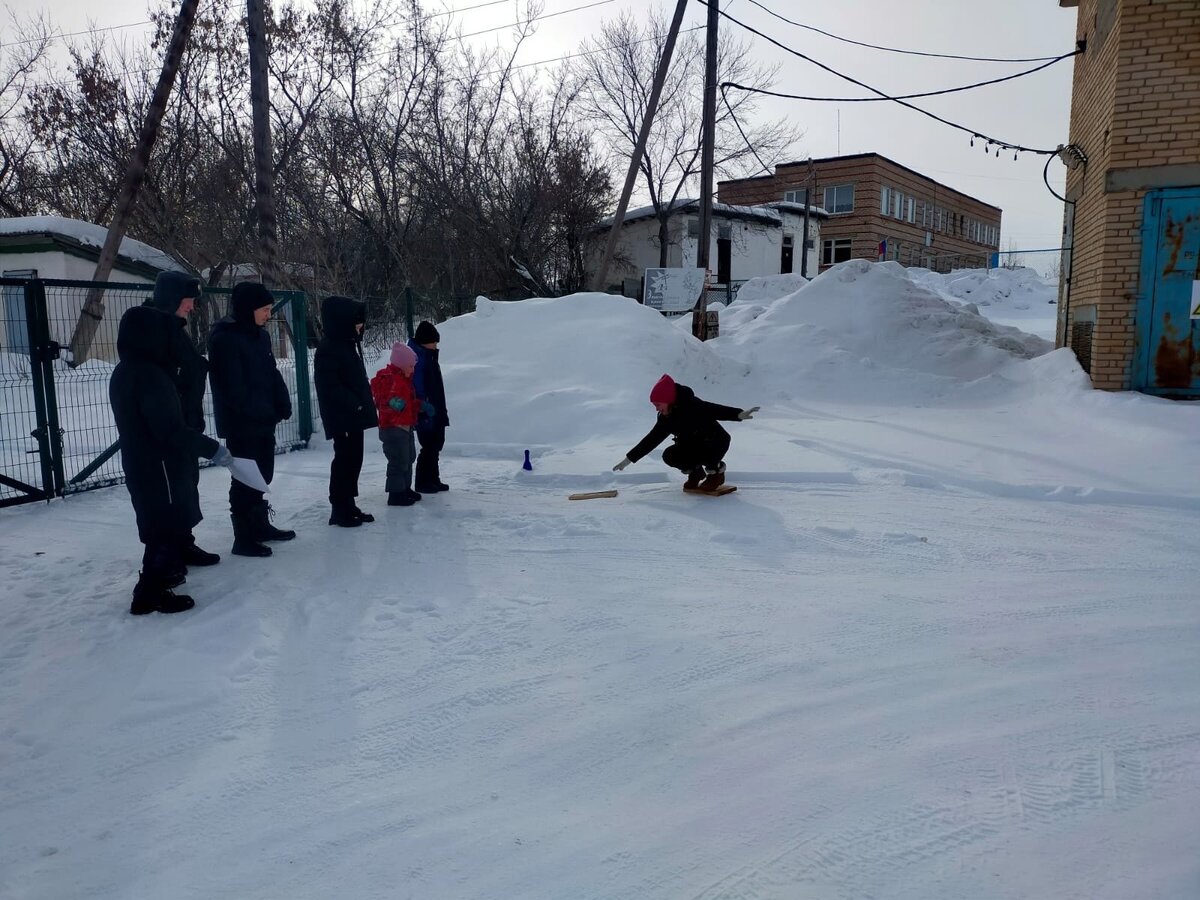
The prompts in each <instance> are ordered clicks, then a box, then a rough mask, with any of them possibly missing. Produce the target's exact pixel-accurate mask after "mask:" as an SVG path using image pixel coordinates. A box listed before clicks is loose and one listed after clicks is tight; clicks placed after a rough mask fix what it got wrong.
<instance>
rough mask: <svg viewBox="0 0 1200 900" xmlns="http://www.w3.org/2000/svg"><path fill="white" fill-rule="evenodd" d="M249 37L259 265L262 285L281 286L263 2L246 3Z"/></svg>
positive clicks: (247, 33)
mask: <svg viewBox="0 0 1200 900" xmlns="http://www.w3.org/2000/svg"><path fill="white" fill-rule="evenodd" d="M246 38H247V41H248V43H249V48H250V106H251V109H252V114H253V121H254V201H255V209H256V212H257V214H258V244H259V263H258V274H259V278H260V279H261V280H262V283H263V284H265V285H269V286H277V285H278V284H279V278H278V272H277V271H276V269H275V258H276V252H277V248H278V244H277V243H276V237H275V185H274V171H273V169H274V162H273V160H272V159H271V119H270V112H271V107H270V97H269V95H268V85H267V25H266V16H265V15H264V13H263V0H246Z"/></svg>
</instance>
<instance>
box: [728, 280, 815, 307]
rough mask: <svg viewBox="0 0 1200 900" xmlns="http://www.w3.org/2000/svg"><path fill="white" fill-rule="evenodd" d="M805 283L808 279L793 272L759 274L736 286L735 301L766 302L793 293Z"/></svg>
mask: <svg viewBox="0 0 1200 900" xmlns="http://www.w3.org/2000/svg"><path fill="white" fill-rule="evenodd" d="M806 284H808V279H807V278H805V277H804V276H803V275H799V274H797V273H795V272H793V273H790V274H788V275H760V276H758V277H757V278H751V279H750V280H749V281H747V282H746V283H745V284H743V285H742V286H741V287H740V288H738V292H737V302H738V303H767V302H770V301H771V300H778V299H779V298H780V297H786V296H787V295H788V294H794V293H796V291H798V290H800V288H802V287H804V286H805V285H806Z"/></svg>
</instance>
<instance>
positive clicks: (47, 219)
mask: <svg viewBox="0 0 1200 900" xmlns="http://www.w3.org/2000/svg"><path fill="white" fill-rule="evenodd" d="M107 237H108V228H107V226H104V225H94V224H92V223H91V222H81V221H79V220H78V219H67V218H63V217H62V216H17V217H14V218H8V219H0V254H16V253H21V254H27V253H38V252H45V251H60V252H63V253H68V254H71V255H72V256H76V257H82V258H84V259H92V260H99V258H100V250H101V249H102V248H103V247H104V241H105V239H106V238H107ZM116 268H118V269H120V270H121V271H124V272H129V273H131V274H137V275H143V276H145V277H148V278H151V279H152V278H154V276H155V275H157V274H158V273H159V272H164V271H174V272H186V271H188V270H187V268H186V267H185V266H182V265H180V263H179V262H178V261H177V260H175V258H174V257H172V256H169V255H168V254H166V253H164V252H163V251H162V250H159V249H157V248H155V247H151V246H150V245H149V244H143V243H142V242H141V241H135V240H134V239H133V238H129V237H127V238H124V239H123V240H122V241H121V248H120V250H119V251H118V254H117V263H116Z"/></svg>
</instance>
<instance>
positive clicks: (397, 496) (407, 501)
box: [388, 491, 421, 506]
mask: <svg viewBox="0 0 1200 900" xmlns="http://www.w3.org/2000/svg"><path fill="white" fill-rule="evenodd" d="M417 496H418V497H420V496H421V495H420V494H417ZM416 502H417V501H416V500H414V499H413V498H412V496H411V494H410V493H409V492H408V491H392V492H391V493H389V494H388V506H412V505H413V504H414V503H416Z"/></svg>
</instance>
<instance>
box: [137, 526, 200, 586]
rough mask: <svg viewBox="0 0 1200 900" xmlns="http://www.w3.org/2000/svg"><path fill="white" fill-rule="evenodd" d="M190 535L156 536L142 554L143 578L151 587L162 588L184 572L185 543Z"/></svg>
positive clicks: (188, 540)
mask: <svg viewBox="0 0 1200 900" xmlns="http://www.w3.org/2000/svg"><path fill="white" fill-rule="evenodd" d="M185 541H187V542H188V543H190V542H191V536H190V534H177V535H172V534H162V535H156V536H155V538H154V540H153V541H151V542H150V543H148V544H146V549H145V551H144V552H143V553H142V578H141V580H142V581H143V582H145V583H146V584H147V585H149V586H155V587H158V588H161V587H162V586H163V585H164V584H165V583H166V582H167V581H168V580H169V579H170V578H171V577H172V576H174V575H177V574H179V573H181V572H182V571H183V548H184V546H185V544H184V542H185Z"/></svg>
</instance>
